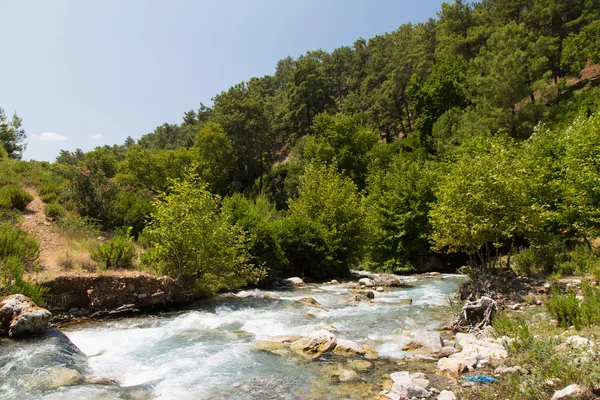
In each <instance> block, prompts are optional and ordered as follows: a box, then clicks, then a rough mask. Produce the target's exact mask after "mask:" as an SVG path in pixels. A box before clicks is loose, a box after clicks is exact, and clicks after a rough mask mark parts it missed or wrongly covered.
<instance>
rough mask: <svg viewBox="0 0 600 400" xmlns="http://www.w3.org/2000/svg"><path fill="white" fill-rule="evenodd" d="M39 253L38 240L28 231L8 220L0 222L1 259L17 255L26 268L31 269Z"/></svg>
mask: <svg viewBox="0 0 600 400" xmlns="http://www.w3.org/2000/svg"><path fill="white" fill-rule="evenodd" d="M39 253H40V245H39V243H38V241H37V240H36V239H35V238H33V237H31V236H29V235H28V234H27V232H25V231H23V230H21V229H19V228H14V227H13V226H12V225H11V224H9V223H6V222H5V223H2V224H0V260H6V259H8V258H9V257H16V258H17V259H18V260H19V262H20V263H21V264H22V265H23V266H24V268H25V269H27V270H30V269H32V268H33V266H34V265H35V264H36V263H37V259H38V256H39Z"/></svg>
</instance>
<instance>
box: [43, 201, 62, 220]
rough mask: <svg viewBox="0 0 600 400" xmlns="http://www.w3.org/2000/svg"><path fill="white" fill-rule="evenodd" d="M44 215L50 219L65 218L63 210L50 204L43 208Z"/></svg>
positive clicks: (56, 205) (55, 204) (58, 205)
mask: <svg viewBox="0 0 600 400" xmlns="http://www.w3.org/2000/svg"><path fill="white" fill-rule="evenodd" d="M44 214H46V217H48V218H50V219H53V220H58V219H61V218H62V217H64V216H65V210H64V209H63V208H62V206H61V205H60V204H58V203H50V204H46V205H45V206H44Z"/></svg>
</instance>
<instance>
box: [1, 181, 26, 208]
mask: <svg viewBox="0 0 600 400" xmlns="http://www.w3.org/2000/svg"><path fill="white" fill-rule="evenodd" d="M32 201H33V196H32V195H30V194H29V193H27V192H26V191H24V190H23V189H21V188H20V187H18V186H15V185H9V186H4V187H2V188H0V208H5V209H10V208H14V209H16V210H19V211H25V208H26V207H27V205H28V204H29V203H31V202H32Z"/></svg>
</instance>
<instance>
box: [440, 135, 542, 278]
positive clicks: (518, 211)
mask: <svg viewBox="0 0 600 400" xmlns="http://www.w3.org/2000/svg"><path fill="white" fill-rule="evenodd" d="M517 154H518V153H517V151H516V146H515V145H514V143H513V141H511V140H509V139H507V138H505V137H502V136H499V137H492V138H485V137H481V138H476V139H474V140H471V141H469V142H468V143H466V144H465V145H463V147H462V150H461V151H459V152H458V154H457V155H456V162H455V163H454V164H452V165H451V167H450V168H451V169H450V171H449V173H448V174H447V175H446V177H445V179H444V180H443V181H442V182H441V183H440V185H439V186H438V189H437V193H436V195H437V203H434V204H433V205H432V208H431V211H430V213H429V216H430V218H431V224H432V227H433V234H432V239H433V241H434V243H435V249H437V250H444V249H445V250H447V251H449V252H465V253H467V254H471V255H476V256H477V257H478V258H477V259H476V260H475V261H476V262H477V263H478V264H479V265H484V266H485V265H487V264H488V263H490V262H491V263H492V264H493V263H494V262H495V258H494V257H495V255H496V253H497V249H498V248H499V247H501V246H502V245H503V244H504V242H505V241H507V240H511V239H512V238H513V237H514V236H515V235H517V234H519V233H524V232H526V231H527V230H528V227H529V224H531V221H532V220H534V219H535V217H536V215H535V213H534V212H533V211H535V207H532V206H531V204H529V202H528V199H527V198H526V197H525V196H524V193H525V188H524V179H523V176H522V171H520V170H519V169H518V167H516V164H517V158H516V156H517Z"/></svg>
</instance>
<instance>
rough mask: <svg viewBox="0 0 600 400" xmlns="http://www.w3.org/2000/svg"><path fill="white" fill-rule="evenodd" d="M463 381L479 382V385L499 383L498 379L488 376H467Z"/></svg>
mask: <svg viewBox="0 0 600 400" xmlns="http://www.w3.org/2000/svg"><path fill="white" fill-rule="evenodd" d="M463 379H464V380H465V381H468V382H478V383H496V382H498V379H496V378H492V377H491V376H486V375H475V376H465V377H463Z"/></svg>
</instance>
